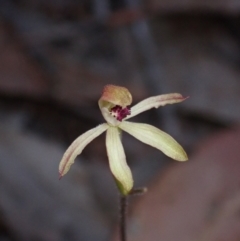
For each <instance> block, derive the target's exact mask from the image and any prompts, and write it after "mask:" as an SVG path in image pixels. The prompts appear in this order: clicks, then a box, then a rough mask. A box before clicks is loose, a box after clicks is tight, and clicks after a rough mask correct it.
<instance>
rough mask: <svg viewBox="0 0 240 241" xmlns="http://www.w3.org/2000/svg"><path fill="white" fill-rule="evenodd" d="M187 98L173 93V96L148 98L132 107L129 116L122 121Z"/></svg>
mask: <svg viewBox="0 0 240 241" xmlns="http://www.w3.org/2000/svg"><path fill="white" fill-rule="evenodd" d="M187 98H188V97H183V96H182V95H181V94H178V93H173V94H165V95H157V96H153V97H149V98H147V99H145V100H143V101H141V102H139V103H138V104H136V105H134V106H133V107H132V108H131V115H130V116H127V117H126V118H125V119H124V120H127V119H129V118H132V117H133V116H136V115H138V114H140V113H142V112H144V111H146V110H149V109H152V108H158V107H159V106H164V105H167V104H174V103H178V102H181V101H184V100H185V99H187Z"/></svg>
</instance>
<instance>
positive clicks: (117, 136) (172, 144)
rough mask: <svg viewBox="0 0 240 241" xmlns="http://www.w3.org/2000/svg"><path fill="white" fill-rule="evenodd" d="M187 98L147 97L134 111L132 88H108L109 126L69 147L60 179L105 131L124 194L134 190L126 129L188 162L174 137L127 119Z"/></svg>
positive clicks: (104, 105) (104, 99) (104, 101)
mask: <svg viewBox="0 0 240 241" xmlns="http://www.w3.org/2000/svg"><path fill="white" fill-rule="evenodd" d="M185 99H186V98H184V97H183V96H182V95H181V94H178V93H173V94H165V95H158V96H153V97H150V98H147V99H145V100H143V101H141V102H139V103H138V104H136V105H135V106H133V107H132V108H130V105H131V103H132V96H131V94H130V92H129V91H128V89H126V88H125V87H120V86H115V85H106V86H105V87H104V89H103V93H102V96H101V98H100V99H99V101H98V104H99V108H100V110H101V112H102V115H103V117H104V119H105V120H106V123H103V124H100V125H98V126H97V127H95V128H93V129H90V130H89V131H87V132H85V133H84V134H82V135H80V136H79V137H78V138H77V139H76V140H75V141H74V142H73V143H72V144H71V145H70V146H69V148H68V149H67V150H66V152H65V153H64V155H63V158H62V160H61V162H60V165H59V174H60V178H61V177H62V176H63V175H65V174H66V173H67V172H68V170H69V169H70V166H71V165H72V164H73V163H74V161H75V159H76V157H77V156H78V155H79V154H81V152H82V150H83V149H84V148H85V147H86V146H87V145H88V144H89V143H90V142H91V141H92V140H94V139H95V138H96V137H98V136H99V135H100V134H102V133H103V132H104V131H106V132H107V134H106V148H107V155H108V159H109V166H110V170H111V172H112V174H113V176H114V178H115V181H116V183H117V186H118V188H119V190H120V192H121V194H122V195H128V194H129V192H130V191H131V190H132V188H133V177H132V173H131V170H130V168H129V166H128V164H127V162H126V156H125V153H124V149H123V146H122V142H121V131H122V130H123V131H125V132H127V133H129V134H130V135H132V136H134V137H135V138H136V139H138V140H140V141H142V142H143V143H145V144H148V145H150V146H152V147H155V148H157V149H159V150H160V151H162V152H163V153H164V154H165V155H167V156H169V157H171V158H173V159H175V160H177V161H186V160H187V159H188V157H187V154H186V153H185V151H184V150H183V148H182V147H181V146H180V145H179V144H178V143H177V142H176V141H175V140H174V139H173V138H172V137H171V136H170V135H168V134H167V133H165V132H163V131H161V130H159V129H158V128H156V127H154V126H152V125H148V124H142V123H134V122H129V121H127V119H130V118H132V117H133V116H136V115H138V114H140V113H142V112H144V111H146V110H149V109H151V108H154V107H155V108H158V107H159V106H164V105H166V104H174V103H178V102H181V101H183V100H185Z"/></svg>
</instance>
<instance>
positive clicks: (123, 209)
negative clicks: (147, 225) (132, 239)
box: [120, 195, 128, 241]
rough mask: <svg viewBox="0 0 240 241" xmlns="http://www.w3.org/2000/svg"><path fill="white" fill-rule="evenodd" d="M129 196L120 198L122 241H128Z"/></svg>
mask: <svg viewBox="0 0 240 241" xmlns="http://www.w3.org/2000/svg"><path fill="white" fill-rule="evenodd" d="M127 198H128V197H127V196H122V195H121V196H120V241H127V229H126V227H127V226H126V216H127V204H128V203H127V201H128V199H127Z"/></svg>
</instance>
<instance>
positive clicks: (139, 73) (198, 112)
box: [0, 0, 240, 241]
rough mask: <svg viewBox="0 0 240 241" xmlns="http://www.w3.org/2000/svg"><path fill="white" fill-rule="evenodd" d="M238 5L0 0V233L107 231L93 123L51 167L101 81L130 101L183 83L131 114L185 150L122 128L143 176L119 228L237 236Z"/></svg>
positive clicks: (95, 118)
mask: <svg viewBox="0 0 240 241" xmlns="http://www.w3.org/2000/svg"><path fill="white" fill-rule="evenodd" d="M239 13H240V1H239V0H228V1H220V0H209V1H202V0H184V1H178V0H167V1H166V0H0V241H28V240H31V241H66V240H68V241H75V240H76V241H77V240H78V241H79V240H81V241H95V240H98V241H105V240H106V241H107V240H109V241H110V240H118V238H117V236H118V233H117V224H118V216H119V215H118V211H119V209H118V191H117V189H116V187H115V184H114V181H113V178H112V177H111V174H110V171H109V167H108V160H107V155H106V151H105V143H104V142H105V139H104V138H105V135H101V136H100V137H98V138H97V139H96V140H94V141H93V142H92V143H91V144H90V145H89V146H88V147H87V148H86V149H85V150H84V151H83V154H82V155H81V156H80V157H78V159H77V161H76V163H75V165H74V166H73V167H72V168H71V171H70V172H69V173H68V175H66V176H65V177H64V178H63V179H62V180H61V181H59V180H58V165H59V161H60V160H61V157H62V155H63V153H64V151H65V149H66V148H67V147H68V145H70V143H71V142H72V141H73V140H74V139H75V138H76V137H77V136H79V135H80V134H81V133H83V132H84V131H86V130H88V129H90V128H92V127H94V126H96V125H97V124H99V123H101V122H103V118H102V117H101V114H100V111H99V109H98V105H97V101H98V99H99V97H100V95H101V91H102V89H103V87H104V85H106V84H116V85H120V86H125V87H127V88H128V89H129V90H130V92H131V93H132V96H133V100H134V103H137V102H138V101H140V100H142V99H144V98H146V97H148V96H152V95H158V94H165V93H171V92H178V93H181V94H183V95H184V96H190V98H189V99H187V100H186V101H184V102H183V103H180V104H176V105H172V106H165V107H164V108H160V109H158V110H150V111H148V112H146V113H144V114H141V115H139V116H137V117H136V118H134V119H133V121H137V122H147V123H149V124H152V125H155V126H157V127H159V128H161V129H162V130H164V131H166V132H168V133H169V134H171V135H172V136H173V137H174V138H175V139H176V140H177V141H178V142H179V143H181V145H182V146H183V147H184V148H185V150H186V151H187V153H188V154H189V159H190V161H189V162H187V163H176V162H175V161H173V160H170V159H169V158H167V157H165V156H164V155H163V154H162V153H160V152H159V151H157V150H155V149H153V148H150V147H148V146H146V145H144V144H142V143H140V142H138V141H137V140H135V139H134V138H131V137H130V136H128V135H127V134H126V135H124V136H123V144H124V148H125V151H126V155H127V160H128V163H129V165H130V167H131V169H132V171H133V175H134V180H135V186H136V187H140V186H147V187H149V191H148V193H146V194H145V195H144V196H141V197H133V198H131V199H130V203H129V222H128V235H129V240H131V241H135V240H138V241H141V240H145V241H146V240H149V241H158V240H162V241H174V240H178V241H195V240H196V241H219V240H221V241H239V240H240V215H239V213H240V175H239V173H240V160H239V156H240V129H239V127H238V123H239V120H240V111H239V106H240V97H239V96H240V81H239V78H240V69H239V67H240V27H239V26H240V14H239ZM115 237H116V238H115Z"/></svg>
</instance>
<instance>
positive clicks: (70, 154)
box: [59, 123, 108, 178]
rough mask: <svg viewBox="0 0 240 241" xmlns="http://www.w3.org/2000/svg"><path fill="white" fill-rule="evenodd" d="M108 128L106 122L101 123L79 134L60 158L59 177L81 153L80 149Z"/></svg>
mask: <svg viewBox="0 0 240 241" xmlns="http://www.w3.org/2000/svg"><path fill="white" fill-rule="evenodd" d="M107 128H108V124H106V123H104V124H101V125H99V126H97V127H95V128H93V129H91V130H89V131H87V132H85V133H84V134H82V135H81V136H79V137H78V138H77V139H76V140H75V141H74V142H73V143H72V144H71V145H70V146H69V147H68V149H67V150H66V152H65V153H64V155H63V157H62V160H61V162H60V164H59V175H60V178H61V177H62V176H64V175H65V174H66V173H67V172H68V171H69V169H70V167H71V165H72V164H73V163H74V161H75V159H76V157H77V156H78V155H79V154H81V152H82V150H83V149H84V148H85V147H86V145H87V144H89V143H90V142H91V141H92V140H94V139H95V138H96V137H98V136H99V135H101V134H102V133H103V132H104V131H106V129H107Z"/></svg>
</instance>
